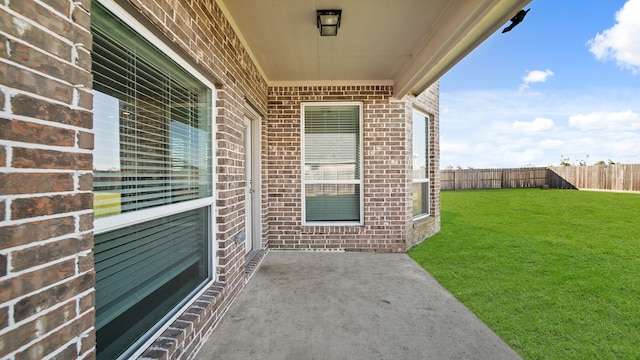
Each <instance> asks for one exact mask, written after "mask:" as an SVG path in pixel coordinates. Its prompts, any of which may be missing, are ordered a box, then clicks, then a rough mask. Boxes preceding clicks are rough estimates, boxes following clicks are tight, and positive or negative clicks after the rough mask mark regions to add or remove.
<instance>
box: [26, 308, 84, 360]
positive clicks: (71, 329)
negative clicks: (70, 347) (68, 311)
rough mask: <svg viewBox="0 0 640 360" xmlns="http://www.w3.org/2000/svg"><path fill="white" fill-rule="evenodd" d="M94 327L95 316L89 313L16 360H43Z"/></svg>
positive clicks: (27, 350) (33, 346)
mask: <svg viewBox="0 0 640 360" xmlns="http://www.w3.org/2000/svg"><path fill="white" fill-rule="evenodd" d="M93 325H94V314H93V312H92V313H88V314H86V315H84V316H83V317H81V318H80V319H77V320H75V321H74V322H72V323H70V324H69V325H66V326H64V327H62V328H61V329H59V330H57V331H56V332H54V333H52V334H51V335H49V336H47V337H45V338H43V339H41V340H40V341H38V342H36V343H35V344H33V345H31V346H30V347H28V348H27V349H26V350H24V351H21V352H19V353H17V354H16V356H15V359H16V360H31V359H41V358H43V357H44V356H46V355H48V354H51V353H52V352H53V351H55V350H57V349H59V348H60V347H62V346H63V345H64V344H66V343H68V342H69V341H71V339H73V338H74V337H77V336H78V335H80V334H81V333H83V332H85V331H86V330H88V329H89V328H90V327H92V326H93Z"/></svg>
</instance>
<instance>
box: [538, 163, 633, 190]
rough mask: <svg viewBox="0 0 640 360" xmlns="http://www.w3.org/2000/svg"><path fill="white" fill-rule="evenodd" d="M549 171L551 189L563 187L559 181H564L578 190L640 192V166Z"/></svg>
mask: <svg viewBox="0 0 640 360" xmlns="http://www.w3.org/2000/svg"><path fill="white" fill-rule="evenodd" d="M549 171H550V173H552V174H551V176H550V179H549V187H562V186H558V185H559V184H558V183H557V181H560V182H561V181H562V180H564V181H566V182H567V183H569V184H571V185H572V186H573V187H574V188H577V189H591V190H612V191H640V164H625V165H623V164H619V165H606V166H599V165H594V166H553V167H550V168H549ZM560 179H562V180H560Z"/></svg>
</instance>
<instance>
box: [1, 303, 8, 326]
mask: <svg viewBox="0 0 640 360" xmlns="http://www.w3.org/2000/svg"><path fill="white" fill-rule="evenodd" d="M7 326H9V307H3V308H1V309H0V330H2V329H4V328H6V327H7Z"/></svg>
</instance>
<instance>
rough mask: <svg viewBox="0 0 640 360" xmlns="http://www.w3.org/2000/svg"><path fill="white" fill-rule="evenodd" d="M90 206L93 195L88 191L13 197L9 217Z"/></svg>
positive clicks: (63, 211)
mask: <svg viewBox="0 0 640 360" xmlns="http://www.w3.org/2000/svg"><path fill="white" fill-rule="evenodd" d="M92 208H93V195H92V194H90V193H80V194H73V195H56V196H43V197H35V198H26V199H15V200H14V201H13V202H12V204H11V218H12V219H13V220H20V219H27V218H31V217H36V216H45V215H55V214H62V213H67V212H74V211H82V210H87V209H92Z"/></svg>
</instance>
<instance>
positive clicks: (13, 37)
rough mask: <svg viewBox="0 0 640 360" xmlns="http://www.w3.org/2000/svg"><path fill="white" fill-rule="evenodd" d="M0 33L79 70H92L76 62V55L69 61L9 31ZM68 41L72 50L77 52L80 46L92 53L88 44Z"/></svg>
mask: <svg viewBox="0 0 640 360" xmlns="http://www.w3.org/2000/svg"><path fill="white" fill-rule="evenodd" d="M0 35H2V36H4V37H5V38H7V39H8V40H11V41H13V42H16V43H19V44H21V45H24V46H26V47H28V48H29V50H33V51H36V52H38V53H40V54H42V55H45V56H47V57H50V58H54V59H56V60H58V61H60V62H62V63H65V64H68V65H71V66H73V67H74V68H76V69H79V70H82V71H86V72H90V71H89V70H88V69H85V68H83V67H81V66H78V64H75V63H74V57H73V56H72V57H71V61H68V60H67V59H65V58H61V57H59V56H58V55H56V54H53V53H50V52H45V51H44V50H43V49H42V48H39V47H35V46H33V44H31V43H29V42H25V41H24V40H22V39H21V38H17V37H15V36H13V35H11V34H8V33H6V32H4V31H0ZM66 43H67V44H71V48H72V52H73V51H74V50H75V51H76V52H77V51H78V48H80V49H84V50H85V51H86V52H87V53H91V51H89V50H88V49H87V48H86V45H84V44H82V43H74V42H70V41H67V42H66ZM72 55H73V54H72ZM75 59H76V60H77V54H76V58H75ZM7 61H9V62H11V63H13V64H17V63H15V62H12V61H10V60H7ZM34 72H35V71H34Z"/></svg>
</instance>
